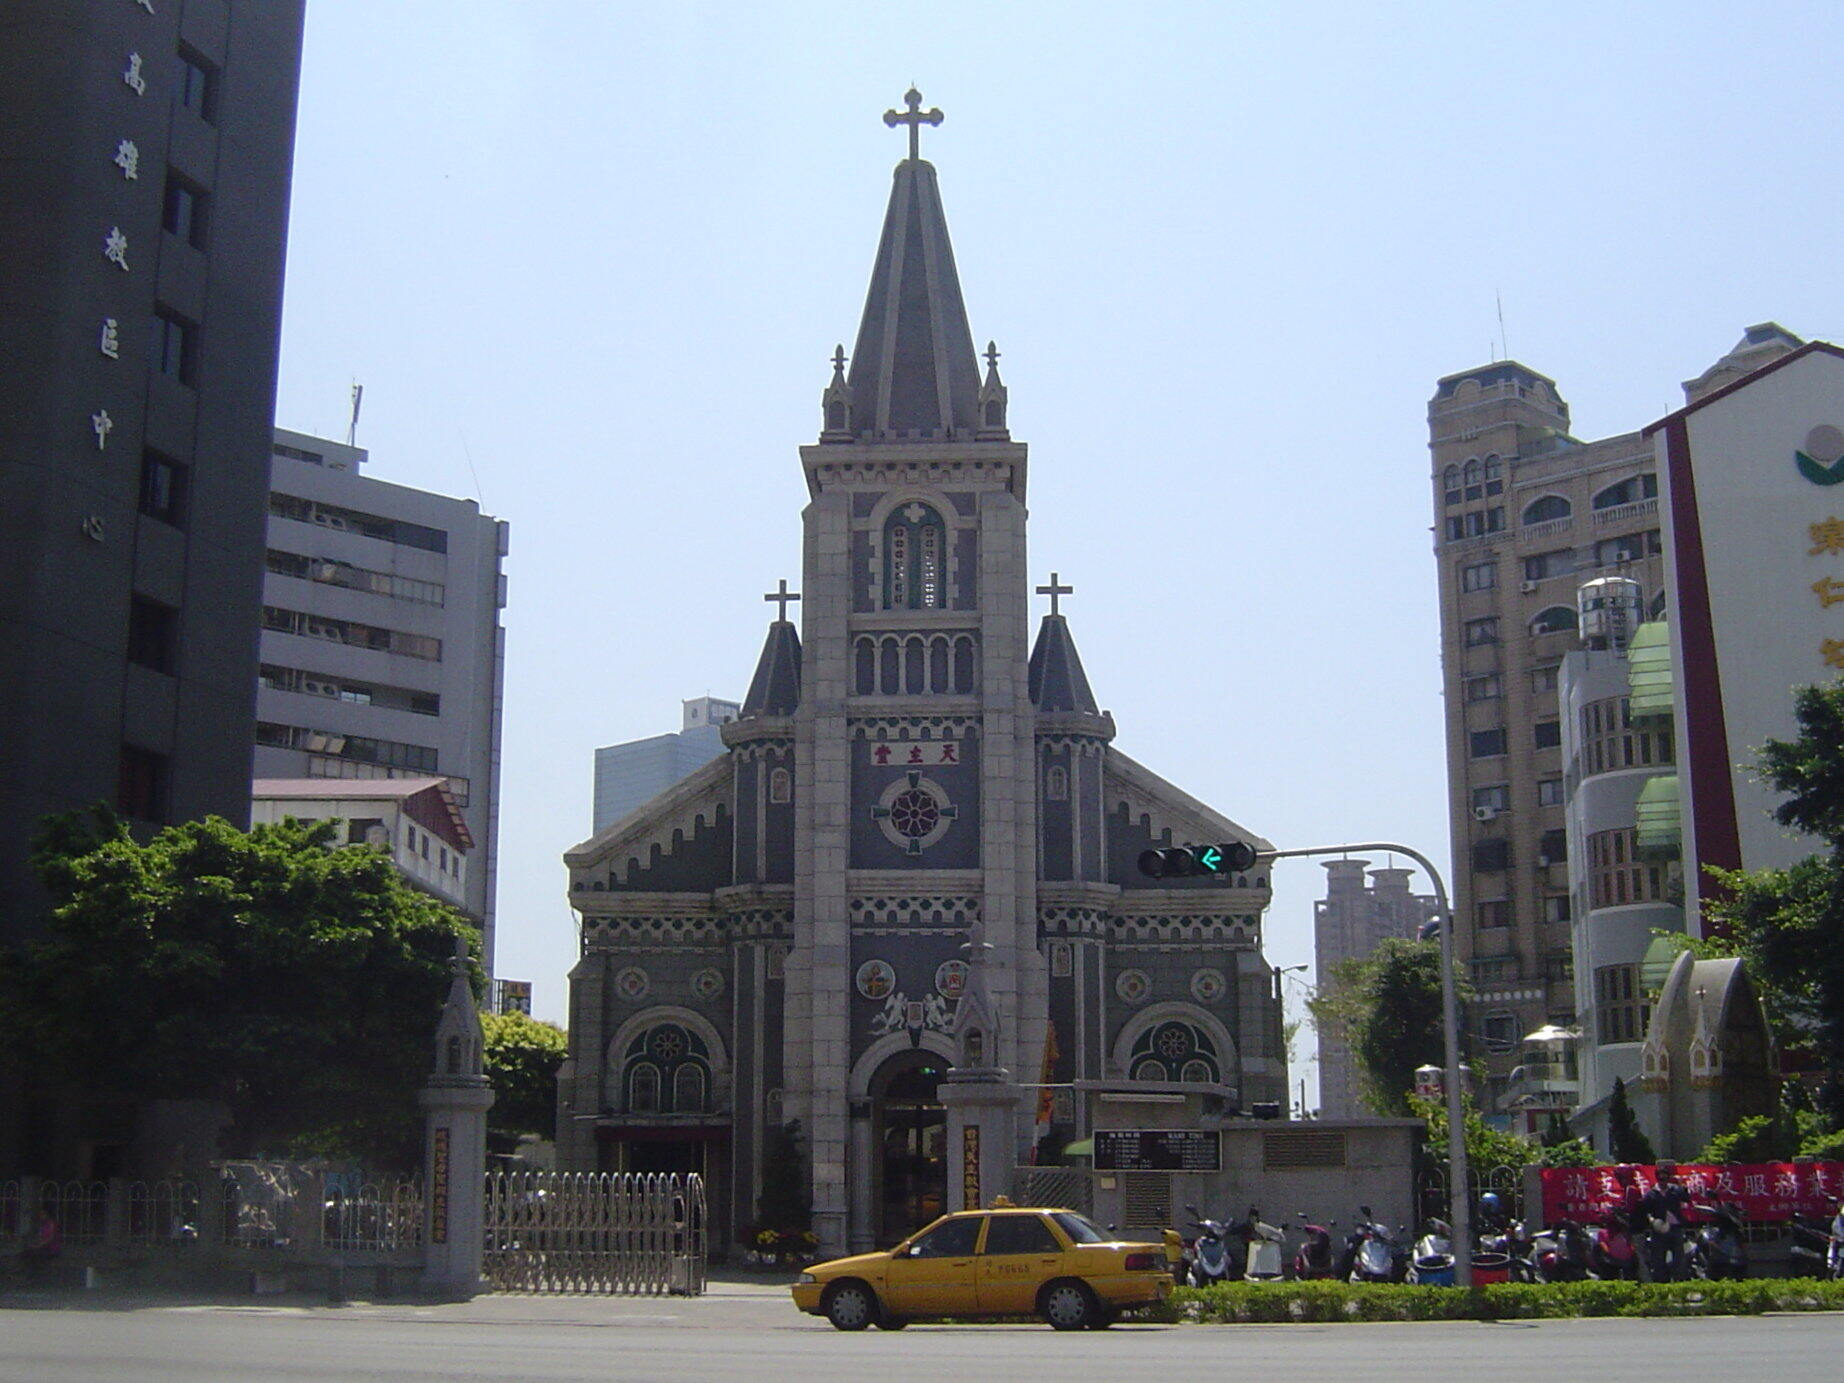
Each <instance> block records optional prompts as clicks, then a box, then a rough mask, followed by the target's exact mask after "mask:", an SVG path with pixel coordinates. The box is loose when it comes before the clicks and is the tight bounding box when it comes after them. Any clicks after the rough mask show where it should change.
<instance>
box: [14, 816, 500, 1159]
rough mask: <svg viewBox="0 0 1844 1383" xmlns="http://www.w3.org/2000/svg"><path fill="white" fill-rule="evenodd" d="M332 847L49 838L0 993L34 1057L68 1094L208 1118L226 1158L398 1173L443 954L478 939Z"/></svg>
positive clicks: (441, 994)
mask: <svg viewBox="0 0 1844 1383" xmlns="http://www.w3.org/2000/svg"><path fill="white" fill-rule="evenodd" d="M332 838H333V826H332V824H331V823H330V822H322V823H318V824H303V823H301V822H298V821H293V820H290V821H285V822H282V823H280V824H278V825H265V826H258V827H256V828H255V829H254V830H251V831H247V832H246V831H241V830H238V829H237V828H236V827H234V826H232V825H230V824H229V823H228V822H226V821H223V820H222V819H219V818H216V817H213V818H210V819H208V820H205V821H194V822H187V823H185V824H184V825H179V826H171V827H168V828H166V829H165V830H162V831H160V832H159V833H158V834H156V835H155V836H154V837H153V838H152V839H150V840H147V841H145V842H142V841H137V840H135V839H134V838H133V837H132V836H131V835H130V834H129V832H128V829H127V827H126V825H124V824H123V823H122V821H121V820H120V819H119V818H117V817H115V816H114V815H113V814H112V813H110V812H108V811H106V810H103V809H97V810H95V811H92V812H89V813H81V814H72V815H68V816H64V817H59V818H55V819H53V820H51V821H49V822H48V823H47V824H46V828H45V829H44V831H43V832H42V833H41V836H40V838H39V839H38V841H37V842H36V848H35V854H34V863H35V865H36V866H37V868H38V871H39V873H40V875H41V876H42V878H43V879H44V881H45V886H46V889H47V891H48V892H49V894H50V898H51V903H52V906H51V911H50V915H49V917H48V919H47V925H46V929H45V934H44V937H43V939H42V940H41V941H40V942H38V943H36V944H35V945H32V946H30V947H29V948H28V949H27V953H26V955H25V957H24V958H23V962H22V964H21V965H19V966H18V967H17V968H16V970H15V971H14V973H13V974H12V975H11V976H9V977H8V982H7V984H6V987H5V999H6V1002H7V1006H8V1008H9V1009H10V1010H11V1012H12V1013H13V1014H14V1015H15V1017H16V1020H17V1023H18V1027H19V1030H20V1031H21V1032H22V1034H23V1036H24V1040H25V1042H26V1045H27V1047H28V1048H29V1049H30V1050H31V1051H32V1053H33V1054H34V1059H35V1060H37V1061H38V1062H40V1063H42V1064H43V1067H44V1069H45V1070H46V1071H47V1072H48V1074H50V1075H52V1076H53V1077H54V1078H57V1079H61V1080H63V1081H66V1082H68V1083H69V1084H70V1085H72V1086H74V1087H75V1088H78V1089H84V1090H90V1091H97V1092H115V1093H123V1094H129V1095H132V1096H135V1097H140V1098H148V1097H151V1098H163V1097H164V1098H179V1099H208V1100H217V1101H221V1102H223V1103H224V1104H225V1106H226V1107H227V1108H228V1109H229V1111H230V1114H231V1116H232V1124H231V1126H230V1128H229V1129H228V1130H227V1132H226V1135H225V1138H224V1143H223V1145H222V1146H221V1148H220V1151H222V1152H224V1153H226V1154H251V1153H256V1152H268V1153H278V1154H279V1153H294V1154H303V1153H322V1154H345V1155H362V1156H368V1157H371V1158H374V1159H378V1160H407V1159H410V1158H413V1157H414V1149H415V1148H416V1146H417V1141H416V1140H417V1129H418V1128H419V1126H420V1114H419V1112H418V1110H417V1104H416V1091H417V1088H418V1087H419V1086H420V1084H421V1083H422V1081H423V1079H424V1077H425V1076H426V1075H427V1073H428V1072H429V1070H430V1069H431V1065H432V1062H433V1048H432V1045H431V1044H432V1041H433V1036H434V1030H435V1024H436V1020H437V1019H438V1017H439V1016H440V1013H441V1007H442V1003H443V1000H444V999H445V997H446V995H447V991H448V986H449V983H450V962H451V960H452V958H453V955H454V949H455V939H456V937H457V936H464V937H466V938H468V940H469V944H470V945H474V944H476V943H477V938H476V937H475V933H474V932H473V931H472V930H471V929H470V928H468V927H467V925H466V923H465V922H464V921H463V919H462V918H461V917H460V915H459V914H457V913H455V912H454V911H452V910H451V909H449V908H447V907H445V906H443V905H442V904H440V903H438V902H436V901H435V899H433V898H431V897H429V896H428V895H427V894H425V893H422V892H420V891H418V890H416V889H414V888H412V887H411V886H410V885H409V884H408V883H406V882H405V881H404V879H403V877H402V876H401V875H400V874H399V873H398V872H397V870H396V868H395V867H394V866H393V865H392V864H391V862H390V859H389V858H388V857H387V856H385V855H383V854H380V853H379V852H378V851H376V850H373V849H370V848H368V847H365V846H350V847H346V848H342V849H335V848H332V846H331V842H332ZM475 982H476V985H477V986H478V984H479V976H478V973H477V972H476V974H475Z"/></svg>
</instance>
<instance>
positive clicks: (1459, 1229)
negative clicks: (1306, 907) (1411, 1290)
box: [1261, 840, 1473, 1287]
mask: <svg viewBox="0 0 1844 1383" xmlns="http://www.w3.org/2000/svg"><path fill="white" fill-rule="evenodd" d="M1379 850H1386V851H1391V852H1393V853H1395V854H1398V855H1407V856H1408V857H1409V858H1410V859H1412V860H1414V861H1415V863H1416V864H1418V865H1420V866H1421V867H1422V869H1423V870H1424V871H1426V873H1427V875H1428V877H1429V878H1430V879H1431V880H1433V881H1434V906H1435V909H1436V911H1437V912H1438V913H1439V914H1440V923H1441V1039H1442V1043H1443V1046H1444V1047H1445V1056H1444V1060H1445V1064H1446V1068H1447V1071H1446V1077H1445V1079H1444V1080H1443V1082H1442V1083H1443V1084H1444V1085H1445V1087H1446V1091H1447V1184H1448V1199H1447V1204H1448V1210H1447V1218H1448V1221H1449V1225H1450V1227H1451V1228H1452V1230H1453V1280H1454V1281H1455V1282H1456V1283H1457V1284H1459V1285H1460V1286H1462V1287H1470V1286H1472V1284H1473V1250H1472V1245H1473V1223H1472V1222H1473V1207H1472V1198H1471V1196H1470V1195H1469V1194H1468V1188H1467V1184H1466V1122H1465V1117H1464V1115H1465V1109H1464V1106H1463V1104H1462V1102H1461V1090H1460V1000H1459V996H1458V995H1457V994H1456V993H1455V992H1454V985H1453V911H1452V909H1451V908H1450V907H1449V906H1448V903H1447V885H1446V883H1445V881H1443V880H1442V878H1441V871H1440V870H1438V869H1436V868H1435V867H1434V863H1433V861H1432V860H1430V859H1429V858H1428V857H1427V856H1426V855H1424V854H1422V853H1421V852H1420V851H1419V850H1411V849H1409V847H1408V846H1406V845H1397V844H1394V843H1392V842H1390V841H1386V840H1384V841H1371V842H1369V843H1367V844H1364V845H1315V846H1311V847H1308V848H1306V849H1302V850H1263V851H1262V852H1261V858H1262V859H1264V860H1284V859H1298V858H1301V857H1302V856H1307V855H1363V854H1371V853H1374V852H1376V851H1379Z"/></svg>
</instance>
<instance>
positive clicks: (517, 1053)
mask: <svg viewBox="0 0 1844 1383" xmlns="http://www.w3.org/2000/svg"><path fill="white" fill-rule="evenodd" d="M480 1026H481V1028H482V1030H483V1033H484V1036H485V1038H486V1044H485V1046H484V1048H483V1049H482V1053H481V1055H482V1058H483V1061H484V1064H485V1066H486V1073H487V1077H488V1078H489V1079H490V1080H491V1081H492V1082H493V1090H494V1095H495V1098H494V1101H493V1108H492V1109H491V1110H490V1111H489V1112H488V1114H487V1144H488V1146H489V1147H490V1148H491V1149H492V1150H493V1151H494V1152H498V1153H509V1152H512V1151H514V1150H515V1149H516V1148H517V1147H518V1145H519V1139H520V1138H521V1137H523V1136H524V1135H526V1134H536V1135H537V1136H538V1137H540V1138H555V1137H556V1136H557V1068H558V1067H559V1066H561V1065H563V1060H564V1057H565V1056H567V1055H568V1054H569V1049H570V1039H569V1038H568V1037H567V1036H566V1035H565V1034H564V1030H563V1029H562V1028H560V1027H558V1026H557V1025H556V1024H555V1023H546V1022H543V1021H541V1020H539V1019H537V1018H533V1017H531V1016H529V1015H528V1014H524V1013H483V1014H481V1015H480Z"/></svg>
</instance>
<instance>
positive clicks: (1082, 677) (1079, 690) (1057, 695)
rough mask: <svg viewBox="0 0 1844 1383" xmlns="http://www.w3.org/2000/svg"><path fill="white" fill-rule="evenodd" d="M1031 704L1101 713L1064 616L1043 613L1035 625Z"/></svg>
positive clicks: (1048, 709)
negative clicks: (1036, 628)
mask: <svg viewBox="0 0 1844 1383" xmlns="http://www.w3.org/2000/svg"><path fill="white" fill-rule="evenodd" d="M1051 579H1052V580H1053V581H1054V580H1055V578H1054V577H1052V578H1051ZM1031 704H1032V705H1034V706H1036V707H1037V709H1038V710H1039V711H1040V712H1050V713H1055V712H1057V711H1075V712H1078V713H1080V714H1082V715H1100V714H1101V708H1100V707H1099V706H1098V705H1096V704H1095V693H1094V692H1092V691H1090V690H1089V685H1088V674H1087V673H1085V672H1084V671H1083V670H1082V656H1081V655H1080V654H1079V653H1077V652H1076V641H1075V640H1074V639H1073V638H1071V637H1070V634H1069V620H1068V618H1067V617H1066V616H1063V615H1045V616H1044V622H1043V624H1041V625H1040V626H1039V627H1038V630H1037V645H1036V647H1034V648H1033V649H1032V650H1031Z"/></svg>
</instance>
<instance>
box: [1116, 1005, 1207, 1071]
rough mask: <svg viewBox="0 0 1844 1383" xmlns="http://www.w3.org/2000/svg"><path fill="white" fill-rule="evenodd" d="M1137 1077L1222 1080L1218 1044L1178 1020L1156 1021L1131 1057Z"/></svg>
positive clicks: (1144, 1033) (1145, 1033)
mask: <svg viewBox="0 0 1844 1383" xmlns="http://www.w3.org/2000/svg"><path fill="white" fill-rule="evenodd" d="M1127 1069H1128V1070H1129V1071H1131V1072H1132V1073H1133V1079H1135V1080H1194V1081H1209V1082H1211V1083H1213V1084H1214V1083H1215V1082H1217V1081H1220V1080H1221V1079H1222V1074H1221V1071H1222V1068H1221V1067H1220V1066H1219V1065H1218V1064H1217V1049H1216V1044H1215V1043H1214V1042H1212V1041H1211V1040H1210V1038H1209V1037H1208V1036H1207V1035H1206V1034H1205V1033H1204V1032H1203V1031H1202V1030H1201V1029H1199V1028H1197V1027H1196V1026H1194V1025H1193V1024H1190V1023H1180V1022H1178V1021H1176V1020H1172V1021H1168V1022H1164V1023H1155V1024H1153V1026H1152V1027H1150V1028H1148V1029H1147V1030H1146V1031H1145V1032H1143V1033H1141V1034H1140V1038H1139V1041H1137V1042H1135V1043H1134V1044H1133V1051H1132V1053H1131V1054H1130V1055H1129V1056H1128V1058H1127Z"/></svg>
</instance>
